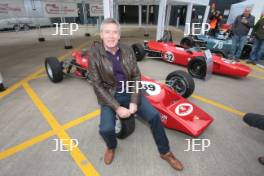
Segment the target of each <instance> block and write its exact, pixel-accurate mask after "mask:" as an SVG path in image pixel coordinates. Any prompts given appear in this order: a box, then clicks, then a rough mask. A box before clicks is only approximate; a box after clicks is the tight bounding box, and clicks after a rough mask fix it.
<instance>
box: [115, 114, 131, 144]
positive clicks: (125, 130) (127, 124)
mask: <svg viewBox="0 0 264 176" xmlns="http://www.w3.org/2000/svg"><path fill="white" fill-rule="evenodd" d="M134 130H135V117H134V116H131V117H129V118H126V119H121V118H119V117H116V126H115V133H116V136H117V138H119V139H125V138H126V137H128V136H130V135H131V134H132V133H133V132H134Z"/></svg>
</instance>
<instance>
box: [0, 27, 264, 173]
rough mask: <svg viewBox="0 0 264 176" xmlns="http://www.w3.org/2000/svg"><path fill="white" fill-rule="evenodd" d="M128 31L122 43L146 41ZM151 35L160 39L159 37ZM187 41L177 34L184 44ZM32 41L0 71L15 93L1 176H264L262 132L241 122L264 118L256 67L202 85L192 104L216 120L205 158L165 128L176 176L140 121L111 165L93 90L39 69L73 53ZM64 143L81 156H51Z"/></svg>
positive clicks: (152, 65)
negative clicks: (179, 165)
mask: <svg viewBox="0 0 264 176" xmlns="http://www.w3.org/2000/svg"><path fill="white" fill-rule="evenodd" d="M123 30H124V31H126V32H125V33H123V34H124V35H123V38H122V41H123V42H126V43H129V44H131V43H134V42H143V40H144V39H143V37H142V36H143V32H144V29H135V28H133V30H131V29H128V28H125V29H123ZM148 31H149V32H150V33H151V36H150V38H153V37H154V36H155V35H154V32H153V30H152V29H148ZM32 32H36V31H32ZM95 33H96V30H94V33H93V34H95ZM1 35H4V34H3V33H2V34H1V33H0V36H1ZM9 35H10V34H9ZM21 35H22V34H21ZM181 35H182V33H181V32H179V31H177V30H175V31H174V32H173V36H174V38H176V39H177V41H179V39H180V38H181ZM22 38H23V37H22ZM94 39H98V38H97V37H90V38H85V37H81V35H79V36H75V37H73V39H72V42H73V43H72V44H73V46H74V47H78V46H79V45H82V47H85V46H88V45H89V44H90V43H91V41H92V40H94ZM25 40H27V42H25V43H24V42H23V41H24V40H19V41H16V42H11V43H9V44H3V43H1V45H0V55H1V58H0V70H1V72H2V73H3V75H4V78H5V84H6V85H8V86H9V87H10V89H9V90H10V92H8V91H7V92H4V93H0V175H1V176H36V175H38V176H59V175H63V176H73V175H74V176H81V175H89V176H96V175H102V176H114V175H117V176H134V175H139V176H153V175H164V176H175V175H179V176H190V175H191V176H211V175H214V176H237V175H240V176H249V175H250V176H263V173H264V167H263V166H262V165H260V164H259V163H258V162H257V157H258V156H261V155H264V150H263V148H264V147H263V146H264V138H263V131H260V130H257V129H254V128H250V127H248V126H247V125H245V124H244V123H243V122H242V118H241V115H242V114H243V113H245V112H255V113H260V114H264V109H263V105H262V102H264V91H263V87H264V70H262V69H260V68H258V67H255V66H254V67H253V66H252V68H253V72H252V74H251V75H250V76H249V77H247V78H244V79H234V78H229V77H224V76H220V75H213V77H212V78H211V79H210V80H208V81H206V82H205V81H201V80H195V84H196V89H195V93H194V95H193V96H192V97H191V98H189V100H190V101H191V102H193V103H195V104H196V105H198V106H199V107H201V108H202V109H203V110H204V111H206V112H207V113H209V114H210V115H211V116H212V117H214V119H215V121H214V122H213V124H212V125H211V126H209V128H208V129H207V130H206V131H205V132H204V133H203V134H202V135H201V136H200V137H199V139H209V140H210V141H211V146H210V147H209V148H207V149H206V150H205V151H204V152H194V151H189V152H185V151H184V150H185V149H187V140H186V139H193V138H192V137H190V136H187V135H185V134H183V133H180V132H177V131H174V130H168V129H166V133H167V135H168V138H169V140H170V145H171V150H172V151H173V152H174V153H175V154H176V156H177V157H178V158H179V159H180V160H181V161H182V162H183V164H184V166H185V169H184V171H182V172H176V171H174V170H173V169H171V168H170V167H169V166H168V165H167V163H165V162H164V161H163V160H161V159H160V158H159V155H158V152H157V149H156V146H155V144H154V141H153V138H152V135H151V133H150V130H149V128H148V125H147V124H146V123H144V122H142V120H140V119H139V120H137V121H136V130H135V132H134V133H133V135H131V136H130V137H128V138H127V139H125V140H119V141H118V142H119V145H118V150H117V152H116V158H115V160H114V162H113V163H112V165H110V166H106V165H105V164H104V163H103V153H104V150H105V145H104V142H103V140H102V139H101V137H100V136H99V134H98V124H99V118H98V116H99V112H98V111H97V110H98V108H99V107H98V105H97V102H96V98H95V95H94V92H93V89H92V87H91V86H90V85H89V84H88V83H87V82H86V81H84V80H79V79H73V78H65V79H64V80H63V82H62V83H59V84H53V83H51V82H50V81H49V80H48V78H47V77H46V76H45V74H43V72H41V70H40V68H41V67H42V66H43V62H44V59H45V57H47V56H58V57H60V56H61V57H60V58H63V57H64V56H65V53H67V52H70V51H66V50H64V49H63V46H64V45H63V40H47V41H46V42H44V43H38V42H35V38H34V37H33V38H30V39H28V37H27V38H25ZM2 41H3V40H1V42H2ZM138 64H139V67H140V69H141V72H142V73H143V74H144V75H147V76H150V77H152V78H154V79H157V80H164V78H165V77H166V75H167V74H169V73H170V72H172V71H174V70H176V69H182V70H185V68H184V67H179V66H176V65H171V64H168V63H165V62H162V61H159V60H151V59H144V60H143V61H142V62H139V63H138ZM32 73H36V74H32ZM28 75H30V76H28ZM36 76H37V77H36ZM24 78H26V79H24ZM21 80H22V81H21ZM28 85H29V86H28ZM22 86H24V88H23V87H22ZM16 88H17V89H16ZM34 95H35V97H34ZM32 96H33V98H32ZM33 100H34V101H33ZM63 137H65V139H77V140H78V150H77V149H76V150H74V151H73V152H71V153H70V152H67V151H52V150H54V149H55V139H58V138H60V139H62V138H63Z"/></svg>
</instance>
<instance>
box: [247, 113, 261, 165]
mask: <svg viewBox="0 0 264 176" xmlns="http://www.w3.org/2000/svg"><path fill="white" fill-rule="evenodd" d="M243 120H244V122H246V123H247V124H248V125H249V126H252V127H255V128H258V129H261V130H264V115H260V114H254V113H247V114H245V116H244V117H243ZM258 161H259V162H260V164H262V165H264V156H260V157H259V158H258Z"/></svg>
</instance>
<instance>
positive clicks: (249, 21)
mask: <svg viewBox="0 0 264 176" xmlns="http://www.w3.org/2000/svg"><path fill="white" fill-rule="evenodd" d="M254 23H255V17H254V16H253V15H251V8H249V7H247V8H246V9H245V10H244V12H243V14H242V15H239V16H237V17H236V19H235V21H234V23H233V24H232V33H233V37H232V45H233V48H232V56H233V57H234V59H235V60H236V61H239V59H240V56H241V52H242V50H243V48H244V45H245V44H246V42H247V36H248V33H249V30H250V28H252V27H253V26H254Z"/></svg>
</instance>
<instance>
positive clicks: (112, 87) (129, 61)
mask: <svg viewBox="0 0 264 176" xmlns="http://www.w3.org/2000/svg"><path fill="white" fill-rule="evenodd" d="M118 47H119V49H120V51H121V57H120V62H121V67H122V68H123V70H124V74H125V76H126V80H127V81H140V77H141V74H140V70H139V68H138V66H137V59H136V57H135V54H134V51H133V50H132V48H131V47H130V46H128V45H125V44H121V43H119V44H118ZM88 53H89V78H90V79H91V81H92V85H93V87H94V92H95V94H96V96H97V100H98V103H99V104H102V105H107V106H109V107H111V108H112V109H113V110H116V109H117V108H118V107H119V106H120V105H119V103H118V101H117V100H116V99H115V98H114V94H115V92H116V80H115V77H114V73H113V67H112V62H111V61H110V60H109V59H108V58H107V53H106V51H105V48H104V46H103V44H102V43H99V42H97V43H95V44H94V45H93V46H92V47H91V48H90V50H89V52H88ZM134 84H135V83H134ZM130 91H131V92H134V93H132V95H131V99H130V102H132V103H136V104H138V103H139V94H140V92H138V93H136V88H135V87H134V88H132V89H131V90H130Z"/></svg>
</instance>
